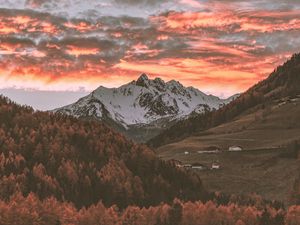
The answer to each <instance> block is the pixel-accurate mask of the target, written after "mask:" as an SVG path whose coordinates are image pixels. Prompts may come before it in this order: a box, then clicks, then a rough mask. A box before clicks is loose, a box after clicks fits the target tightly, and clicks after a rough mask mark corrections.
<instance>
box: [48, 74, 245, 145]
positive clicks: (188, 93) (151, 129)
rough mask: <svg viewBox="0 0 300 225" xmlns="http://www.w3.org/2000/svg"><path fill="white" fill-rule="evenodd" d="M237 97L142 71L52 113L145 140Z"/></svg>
mask: <svg viewBox="0 0 300 225" xmlns="http://www.w3.org/2000/svg"><path fill="white" fill-rule="evenodd" d="M238 96H239V95H238V94H237V95H234V96H232V97H230V98H228V99H220V98H218V97H216V96H213V95H207V94H205V93H203V92H201V91H200V90H198V89H196V88H194V87H185V86H183V85H182V84H181V83H180V82H178V81H175V80H171V81H168V82H165V81H163V80H162V79H160V78H155V79H153V80H152V79H149V78H148V76H147V75H146V74H142V75H141V76H140V77H139V78H138V79H137V80H136V81H135V80H134V81H132V82H130V83H128V84H125V85H123V86H121V87H119V88H106V87H103V86H100V87H99V88H97V89H96V90H94V91H93V92H92V93H90V94H89V95H87V96H86V97H83V98H81V99H79V100H78V101H77V102H75V103H73V104H71V105H67V106H64V107H62V108H58V109H55V110H53V112H54V113H61V114H66V115H71V116H74V117H76V118H85V119H96V120H100V121H103V122H104V123H106V124H107V125H109V126H111V127H113V128H114V129H116V130H117V131H119V132H121V133H123V134H125V136H127V137H129V138H131V139H133V140H135V141H137V142H146V141H148V140H149V139H151V138H153V137H154V136H156V135H158V134H159V133H160V132H162V131H163V130H164V129H166V128H168V127H170V126H171V125H173V124H174V123H176V122H178V121H179V120H182V119H186V118H188V117H192V116H194V115H198V114H202V113H205V112H208V111H212V110H217V109H219V108H221V107H223V106H224V105H226V104H228V103H230V102H231V101H232V100H234V99H236V98H237V97H238Z"/></svg>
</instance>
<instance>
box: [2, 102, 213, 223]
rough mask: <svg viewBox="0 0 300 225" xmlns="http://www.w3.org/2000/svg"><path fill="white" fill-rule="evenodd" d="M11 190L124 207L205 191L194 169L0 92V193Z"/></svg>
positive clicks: (79, 203)
mask: <svg viewBox="0 0 300 225" xmlns="http://www.w3.org/2000/svg"><path fill="white" fill-rule="evenodd" d="M18 192H20V193H22V194H23V195H24V196H27V195H28V194H29V193H31V192H32V193H35V194H36V195H37V196H38V198H39V199H45V198H48V197H55V198H56V199H57V200H59V201H67V202H71V203H74V205H75V206H76V207H78V208H81V207H84V206H90V205H91V204H96V203H98V202H99V201H100V200H101V201H102V202H103V204H104V205H106V206H111V205H114V204H116V205H118V207H121V208H125V207H127V206H128V205H138V206H150V205H157V204H159V203H160V202H162V201H163V202H171V201H172V200H173V199H174V198H175V197H180V198H181V199H184V200H197V199H201V200H207V199H206V198H207V196H208V195H207V193H206V192H205V191H204V189H203V187H202V184H201V180H200V179H199V177H198V176H197V175H195V174H193V173H190V172H187V171H184V170H181V169H178V168H176V167H174V166H172V165H171V164H169V163H168V162H164V161H162V160H159V159H158V158H157V157H156V156H155V154H154V152H152V151H151V150H150V149H148V148H147V147H146V146H141V145H136V144H134V143H133V142H130V141H128V140H126V139H125V138H124V137H123V136H121V135H120V134H117V133H115V132H113V131H112V130H111V129H109V128H108V127H106V126H105V125H102V124H100V123H98V122H94V121H81V120H78V119H75V118H72V117H68V116H63V115H55V114H49V113H45V112H34V111H33V110H32V109H31V108H30V107H22V106H19V105H17V104H15V103H13V102H11V101H9V99H7V98H4V97H0V199H2V200H8V199H9V198H10V196H12V195H14V194H15V193H18ZM0 224H1V223H0Z"/></svg>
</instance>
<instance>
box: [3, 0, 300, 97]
mask: <svg viewBox="0 0 300 225" xmlns="http://www.w3.org/2000/svg"><path fill="white" fill-rule="evenodd" d="M0 5H1V6H3V7H4V8H2V9H0V88H6V87H11V86H14V87H23V88H24V87H25V88H36V89H42V90H76V89H78V88H82V87H84V88H86V89H87V90H90V89H93V88H95V87H97V86H99V85H108V86H117V85H120V84H122V83H123V82H126V81H130V80H132V79H135V78H136V76H138V74H139V73H141V72H146V73H149V74H150V75H151V76H160V77H162V78H164V79H166V80H168V79H177V80H180V81H181V82H183V83H184V84H186V85H193V86H196V87H199V88H201V89H202V90H204V91H206V92H210V93H214V94H218V95H226V96H228V95H230V94H233V93H235V92H240V91H244V90H245V89H247V88H248V87H249V86H251V85H253V84H254V83H256V82H257V81H259V80H261V79H263V78H264V77H265V76H266V75H268V73H270V72H271V71H272V69H274V67H276V66H277V65H278V64H280V63H282V62H283V61H285V60H286V59H287V58H288V57H289V56H290V55H291V54H292V53H294V52H298V51H299V46H300V38H299V37H300V3H298V1H294V0H287V1H284V3H282V2H281V1H279V0H278V1H277V0H275V1H274V0H273V1H269V0H260V1H255V0H254V1H251V3H249V2H248V1H238V0H218V1H217V0H215V1H198V0H170V1H161V0H155V1H148V0H126V1H124V0H122V1H120V0H107V1H101V3H99V1H96V0H91V1H88V2H87V1H85V2H84V3H83V1H78V0H64V1H57V0H50V1H44V0H26V1H25V0H17V1H12V0H11V1H7V0H5V1H4V0H0ZM122 9H124V10H123V11H122ZM121 11H122V12H121Z"/></svg>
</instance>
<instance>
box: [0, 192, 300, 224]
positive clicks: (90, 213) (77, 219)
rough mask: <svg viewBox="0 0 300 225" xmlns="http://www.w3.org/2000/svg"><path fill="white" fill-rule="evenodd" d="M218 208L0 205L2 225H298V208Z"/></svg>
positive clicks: (50, 201)
mask: <svg viewBox="0 0 300 225" xmlns="http://www.w3.org/2000/svg"><path fill="white" fill-rule="evenodd" d="M261 203H262V202H261V201H260V199H258V200H257V201H256V202H255V205H244V206H243V205H238V204H236V203H229V204H228V205H217V204H216V203H214V202H212V201H209V202H207V203H202V202H185V203H184V202H181V201H180V200H178V199H175V200H174V201H173V202H172V203H171V204H163V203H162V204H160V205H158V206H154V207H148V208H140V207H137V206H129V207H127V208H126V209H124V210H120V209H118V207H116V206H111V207H109V208H107V207H105V206H104V205H103V204H102V203H101V202H99V203H97V204H95V205H92V206H90V207H89V208H82V209H80V210H78V209H77V208H76V207H75V206H74V205H73V204H71V203H61V202H59V201H57V200H56V199H55V198H53V197H52V198H47V199H44V200H43V201H41V200H39V198H38V197H37V196H36V195H34V194H29V195H28V196H27V197H26V198H25V197H23V196H22V195H21V194H15V195H14V196H12V197H11V198H10V200H8V201H0V224H1V225H15V224H18V225H28V224H31V225H71V224H72V225H299V224H300V206H292V207H290V208H289V209H288V210H284V209H282V208H277V207H274V206H272V205H265V204H261Z"/></svg>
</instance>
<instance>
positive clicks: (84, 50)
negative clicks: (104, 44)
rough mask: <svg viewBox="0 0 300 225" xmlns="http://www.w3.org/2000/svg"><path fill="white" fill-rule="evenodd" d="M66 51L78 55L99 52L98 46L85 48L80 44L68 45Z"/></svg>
mask: <svg viewBox="0 0 300 225" xmlns="http://www.w3.org/2000/svg"><path fill="white" fill-rule="evenodd" d="M66 52H67V53H68V54H69V55H75V56H76V57H78V56H81V55H96V54H97V53H98V52H99V49H98V48H84V47H78V46H72V45H68V46H67V50H66Z"/></svg>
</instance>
